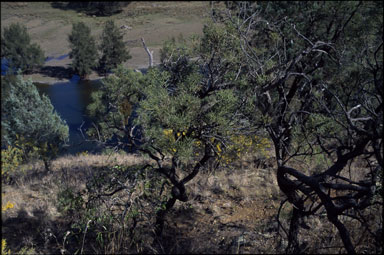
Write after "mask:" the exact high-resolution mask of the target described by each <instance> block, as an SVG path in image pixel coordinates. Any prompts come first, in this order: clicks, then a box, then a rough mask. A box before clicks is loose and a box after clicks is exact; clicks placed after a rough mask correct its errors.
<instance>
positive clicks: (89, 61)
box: [68, 22, 98, 79]
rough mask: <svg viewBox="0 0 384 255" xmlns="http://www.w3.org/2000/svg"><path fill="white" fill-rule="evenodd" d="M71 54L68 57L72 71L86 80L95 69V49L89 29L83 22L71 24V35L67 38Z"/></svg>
mask: <svg viewBox="0 0 384 255" xmlns="http://www.w3.org/2000/svg"><path fill="white" fill-rule="evenodd" d="M68 40H69V43H70V47H71V52H70V53H69V57H70V58H71V59H73V60H72V68H73V70H74V71H75V72H76V73H77V74H79V75H80V77H81V78H82V79H86V78H87V76H88V75H89V74H90V73H91V72H92V69H93V68H96V67H97V59H98V54H97V48H96V43H95V39H94V38H93V37H92V36H91V29H90V28H89V27H87V26H86V25H85V24H84V23H83V22H79V23H76V24H73V27H72V33H71V34H70V35H69V37H68Z"/></svg>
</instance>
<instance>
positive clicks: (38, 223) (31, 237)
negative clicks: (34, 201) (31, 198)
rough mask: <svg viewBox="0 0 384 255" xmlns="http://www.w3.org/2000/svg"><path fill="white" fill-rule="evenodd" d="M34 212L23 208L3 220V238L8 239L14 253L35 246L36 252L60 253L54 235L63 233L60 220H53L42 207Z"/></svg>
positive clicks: (8, 245)
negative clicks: (14, 215) (15, 214)
mask: <svg viewBox="0 0 384 255" xmlns="http://www.w3.org/2000/svg"><path fill="white" fill-rule="evenodd" d="M32 214H33V215H30V214H28V213H27V211H25V209H24V208H22V209H20V210H19V211H18V213H17V216H16V217H9V218H7V219H6V220H5V221H3V220H2V224H1V225H2V227H1V229H2V238H3V239H5V240H6V241H7V247H8V248H9V249H10V250H11V251H12V253H16V252H20V250H21V249H22V248H28V249H30V248H34V249H35V250H34V252H39V253H40V252H43V253H46V254H60V247H59V246H58V244H57V242H56V239H55V237H54V236H56V238H59V237H60V236H62V235H63V234H61V233H60V230H59V229H60V227H59V224H58V222H53V221H51V220H50V219H49V217H48V215H47V213H46V211H44V210H42V209H35V210H34V211H33V212H32Z"/></svg>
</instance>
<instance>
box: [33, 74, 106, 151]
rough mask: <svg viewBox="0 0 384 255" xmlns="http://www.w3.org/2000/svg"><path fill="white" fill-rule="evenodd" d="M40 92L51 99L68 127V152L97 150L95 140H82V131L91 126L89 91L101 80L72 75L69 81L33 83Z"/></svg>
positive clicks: (98, 84)
mask: <svg viewBox="0 0 384 255" xmlns="http://www.w3.org/2000/svg"><path fill="white" fill-rule="evenodd" d="M34 84H35V86H36V88H37V89H38V91H39V93H40V94H46V95H47V96H48V97H49V99H50V100H51V103H52V105H53V106H54V108H55V110H56V111H57V113H58V114H59V115H60V117H61V118H62V119H64V120H65V121H66V122H67V124H68V127H69V147H68V150H67V152H68V153H71V154H73V153H77V152H80V151H85V150H87V151H89V152H97V151H100V149H101V147H100V146H98V145H97V144H96V143H95V142H89V141H88V142H87V141H85V140H84V137H83V135H82V133H81V132H80V130H79V128H80V127H82V130H83V133H84V135H86V134H85V130H86V129H87V128H88V127H89V126H91V124H92V123H91V120H90V117H89V116H88V115H87V112H86V108H87V106H88V105H89V104H90V103H91V93H92V92H94V91H96V90H97V89H98V88H99V87H100V86H101V81H99V80H98V81H80V80H79V79H78V76H74V77H73V78H72V79H71V81H70V82H58V83H55V84H52V85H48V84H43V83H34Z"/></svg>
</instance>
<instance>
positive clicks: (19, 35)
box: [1, 23, 44, 73]
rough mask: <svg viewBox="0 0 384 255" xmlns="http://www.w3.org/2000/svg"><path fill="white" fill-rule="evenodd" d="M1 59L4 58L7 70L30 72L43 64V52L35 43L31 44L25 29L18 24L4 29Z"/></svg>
mask: <svg viewBox="0 0 384 255" xmlns="http://www.w3.org/2000/svg"><path fill="white" fill-rule="evenodd" d="M1 57H2V58H3V57H4V58H6V59H7V61H8V64H9V68H10V69H11V70H13V71H17V70H18V69H20V70H21V71H22V72H24V73H28V72H32V71H33V70H35V69H36V68H39V67H41V66H42V65H43V64H44V52H43V51H42V50H41V48H40V46H39V45H38V44H36V43H31V38H30V36H29V34H28V33H27V28H26V27H25V26H24V25H21V24H19V23H16V24H11V25H10V26H9V27H5V28H4V33H3V34H2V36H1Z"/></svg>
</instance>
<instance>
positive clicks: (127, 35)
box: [1, 1, 209, 84]
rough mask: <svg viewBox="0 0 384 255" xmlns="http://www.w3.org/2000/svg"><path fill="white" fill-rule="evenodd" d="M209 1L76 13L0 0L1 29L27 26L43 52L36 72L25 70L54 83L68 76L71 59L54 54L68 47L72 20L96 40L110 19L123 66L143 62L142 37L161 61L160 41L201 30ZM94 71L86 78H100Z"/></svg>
mask: <svg viewBox="0 0 384 255" xmlns="http://www.w3.org/2000/svg"><path fill="white" fill-rule="evenodd" d="M208 8H209V2H204V1H203V2H195V1H190V2H166V1H164V2H146V1H144V2H131V3H130V4H129V5H128V6H126V7H124V9H123V11H122V12H121V13H118V14H116V15H113V16H111V17H95V16H88V15H84V14H82V13H78V12H77V11H76V10H73V9H65V8H58V7H55V5H52V3H50V2H25V3H21V2H15V3H12V2H1V29H2V30H3V29H4V27H8V26H9V25H10V24H12V23H17V22H18V23H21V24H24V25H25V26H26V27H27V30H28V33H29V34H30V36H31V41H32V43H37V44H38V45H40V46H41V48H42V49H43V51H44V54H45V56H46V57H47V58H52V59H53V60H49V61H47V62H46V63H45V64H44V66H43V68H42V70H41V71H39V72H38V73H34V74H30V75H24V78H25V79H29V78H30V79H32V81H33V82H40V83H46V84H54V83H57V82H68V81H70V79H71V78H72V73H71V72H70V63H71V60H70V59H69V58H68V57H67V58H64V59H57V58H59V57H60V56H63V55H66V54H68V53H69V52H70V47H69V42H68V35H69V34H70V32H71V30H72V24H73V23H74V22H79V21H82V22H84V23H85V24H86V25H87V26H89V27H90V28H91V31H92V35H93V36H94V37H95V38H96V39H97V40H98V39H99V38H100V35H101V33H102V30H103V27H104V23H105V22H106V21H107V20H113V21H114V22H115V24H116V25H117V26H118V27H120V28H121V31H122V32H123V34H124V37H123V40H124V42H125V43H126V45H127V48H128V50H129V52H130V55H131V56H132V58H131V59H129V60H128V61H126V62H125V63H124V66H125V67H126V68H132V69H142V68H147V67H148V55H147V53H146V51H145V50H144V48H143V46H142V44H141V38H144V39H145V42H146V44H147V46H148V48H149V49H150V50H151V51H153V52H154V54H153V55H154V56H153V57H154V64H155V65H156V64H159V63H160V49H161V48H162V45H163V43H164V41H166V40H168V39H171V38H172V37H174V38H178V37H179V36H180V35H182V36H183V38H186V39H187V38H189V37H190V36H191V35H196V34H197V35H201V34H202V30H203V26H204V23H205V18H208V17H209V13H208V12H207V10H208ZM102 78H103V77H102V76H99V75H98V74H97V73H93V74H91V76H90V77H89V79H90V80H97V79H102Z"/></svg>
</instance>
